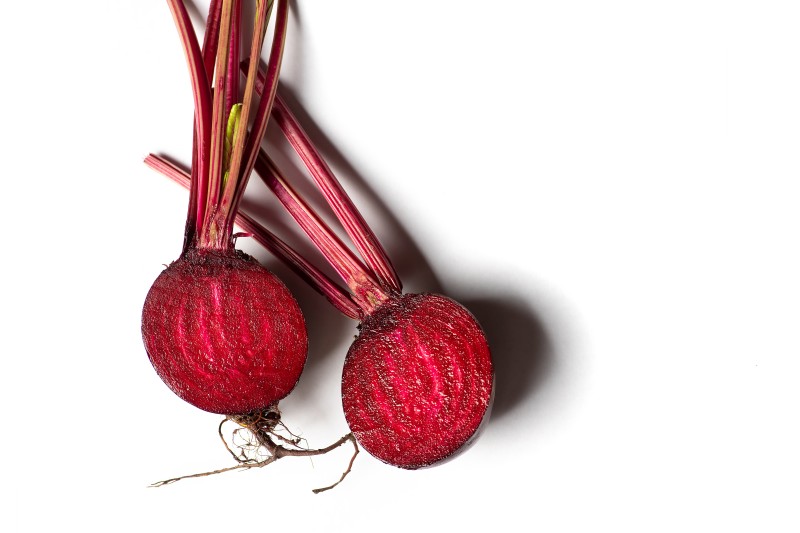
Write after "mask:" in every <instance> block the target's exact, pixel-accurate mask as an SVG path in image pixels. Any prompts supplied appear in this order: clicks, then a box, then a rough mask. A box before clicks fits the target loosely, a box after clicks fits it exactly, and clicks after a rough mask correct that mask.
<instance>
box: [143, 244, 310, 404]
mask: <svg viewBox="0 0 800 533" xmlns="http://www.w3.org/2000/svg"><path fill="white" fill-rule="evenodd" d="M142 337H143V339H144V345H145V348H146V350H147V354H148V356H149V358H150V362H151V363H152V364H153V367H155V369H156V372H158V375H159V376H160V377H161V379H162V380H164V383H166V384H167V385H168V386H169V388H170V389H172V391H173V392H175V394H177V395H178V396H180V397H181V398H183V399H184V400H186V401H187V402H189V403H190V404H192V405H194V406H196V407H199V408H200V409H203V410H205V411H210V412H212V413H220V414H244V413H249V412H251V411H254V410H256V409H264V408H266V407H268V406H270V405H271V404H273V403H275V402H277V401H278V400H280V399H281V398H283V397H285V396H286V395H287V394H289V392H291V390H292V389H293V388H294V386H295V384H296V383H297V380H298V379H299V377H300V373H301V372H302V370H303V366H304V365H305V361H306V356H307V353H308V337H307V335H306V327H305V321H304V320H303V315H302V314H301V312H300V308H299V306H298V305H297V302H296V301H295V299H294V297H293V296H292V295H291V293H290V292H289V291H288V289H287V288H286V287H285V286H284V285H283V283H282V282H281V281H280V280H279V279H278V278H277V277H275V276H274V275H273V274H272V273H270V272H269V271H268V270H266V269H265V268H264V267H262V266H261V265H259V264H258V263H257V262H256V261H255V260H254V259H253V258H251V257H249V256H247V255H246V254H243V253H241V252H238V251H235V250H231V251H229V252H212V251H205V250H190V251H189V252H187V253H186V254H185V255H184V256H183V257H181V258H180V259H178V260H177V261H175V262H174V263H172V264H171V265H170V266H169V267H168V268H167V269H166V270H164V271H163V272H162V273H161V275H159V276H158V278H157V279H156V281H155V283H153V286H152V287H151V289H150V292H149V293H148V295H147V299H146V300H145V304H144V309H143V311H142Z"/></svg>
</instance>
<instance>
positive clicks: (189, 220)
mask: <svg viewBox="0 0 800 533" xmlns="http://www.w3.org/2000/svg"><path fill="white" fill-rule="evenodd" d="M167 3H168V5H169V8H170V11H171V12H172V17H173V18H174V19H175V25H176V26H177V28H178V33H179V35H180V38H181V44H182V45H183V51H184V53H185V55H186V62H187V63H188V65H189V75H190V77H191V81H192V94H193V96H194V138H195V140H196V143H195V148H196V149H195V150H193V151H192V152H193V154H195V155H194V156H193V159H194V163H195V164H194V165H193V166H192V176H193V179H192V189H193V190H192V192H190V194H189V212H188V214H187V217H186V234H185V241H184V248H185V247H186V246H188V243H190V242H191V241H192V240H193V239H194V237H195V233H196V231H197V225H198V223H201V222H202V219H198V218H197V209H195V207H196V205H197V204H198V202H199V198H198V194H197V191H198V189H199V188H200V187H201V186H202V185H203V184H204V181H203V180H204V177H205V175H206V165H207V161H208V160H207V157H208V143H209V139H210V131H209V128H210V127H211V89H210V86H209V83H208V77H207V75H206V69H205V68H204V63H203V54H202V52H201V51H200V45H199V44H198V42H197V36H196V35H195V33H194V28H193V27H192V22H191V20H190V19H189V13H188V12H187V11H186V7H185V6H184V5H183V2H182V1H181V0H167ZM193 204H194V205H193Z"/></svg>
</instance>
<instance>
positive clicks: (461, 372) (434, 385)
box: [342, 294, 494, 469]
mask: <svg viewBox="0 0 800 533" xmlns="http://www.w3.org/2000/svg"><path fill="white" fill-rule="evenodd" d="M493 375H494V373H493V368H492V359H491V355H490V353H489V346H488V345H487V343H486V337H485V336H484V334H483V331H482V330H481V328H480V326H479V325H478V323H477V322H476V321H475V319H474V318H473V316H472V315H471V314H470V313H469V311H467V310H466V309H464V308H463V307H462V306H461V305H460V304H458V303H456V302H455V301H453V300H451V299H449V298H446V297H444V296H440V295H437V294H406V295H403V296H401V297H399V298H396V299H392V300H390V301H388V302H386V303H384V304H383V305H381V306H380V307H379V308H378V309H376V310H375V312H373V313H372V314H371V315H370V316H368V317H367V318H366V319H365V320H364V321H363V322H362V324H361V334H360V335H359V336H358V338H357V339H356V340H355V342H353V344H352V346H351V347H350V350H349V351H348V353H347V358H346V359H345V363H344V371H343V375H342V403H343V405H344V414H345V418H346V419H347V424H348V425H349V426H350V429H351V430H352V431H353V434H354V435H355V436H356V438H357V439H358V442H359V443H361V445H362V446H363V447H364V449H366V450H367V451H368V452H369V453H370V454H372V455H373V456H375V457H377V458H378V459H380V460H382V461H384V462H386V463H389V464H392V465H395V466H399V467H402V468H412V469H413V468H420V467H424V466H428V465H431V464H434V463H437V462H439V461H441V460H442V459H445V458H447V457H449V456H451V455H453V453H454V452H456V451H457V450H459V449H461V448H462V447H463V446H464V444H465V443H466V442H467V441H469V440H470V438H472V437H473V435H475V433H476V430H477V429H478V427H479V426H480V424H481V422H482V421H483V419H484V416H485V415H486V414H487V412H488V409H489V403H490V399H491V395H492V380H493Z"/></svg>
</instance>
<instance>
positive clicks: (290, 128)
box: [272, 95, 403, 292]
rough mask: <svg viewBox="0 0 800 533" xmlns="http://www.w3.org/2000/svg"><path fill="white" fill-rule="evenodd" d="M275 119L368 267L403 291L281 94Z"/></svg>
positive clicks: (372, 236) (371, 234)
mask: <svg viewBox="0 0 800 533" xmlns="http://www.w3.org/2000/svg"><path fill="white" fill-rule="evenodd" d="M272 118H273V119H274V120H275V122H276V123H277V124H278V126H279V127H280V128H281V130H282V131H283V133H284V135H285V136H286V139H287V140H288V141H289V143H290V144H291V145H292V147H293V148H294V150H295V152H297V155H299V156H300V158H301V159H302V160H303V163H305V165H306V168H307V169H308V171H309V173H310V174H311V176H312V177H313V178H314V182H315V183H316V184H317V187H318V188H319V189H320V191H321V192H322V194H323V196H325V199H326V200H327V202H328V204H329V205H330V206H331V209H333V212H334V213H335V214H336V217H337V218H338V219H339V220H340V221H341V223H342V225H343V226H344V229H345V231H347V234H348V235H349V236H350V238H351V239H352V240H353V244H354V245H355V246H356V248H357V249H358V251H359V253H361V255H362V256H363V257H364V260H365V261H366V262H367V265H369V267H370V268H371V269H372V271H373V272H374V273H375V275H376V276H377V277H378V279H379V280H380V281H381V282H382V283H383V284H385V285H387V286H388V287H391V288H392V289H393V290H395V291H396V292H402V288H403V287H402V284H401V282H400V278H399V276H398V275H397V271H396V270H395V268H394V266H393V265H392V262H391V260H390V259H389V255H388V254H387V253H386V250H385V249H384V247H383V246H382V245H381V243H380V242H379V241H378V238H377V237H376V236H375V233H374V232H373V231H372V229H371V228H370V227H369V225H368V224H367V222H366V220H364V217H363V216H362V215H361V212H360V211H359V210H358V208H356V206H355V204H354V203H353V201H352V200H351V199H350V197H349V196H348V194H347V192H346V191H345V190H344V188H343V187H342V185H341V183H340V182H339V180H337V179H336V176H335V175H334V174H333V172H332V171H331V169H330V167H329V166H328V164H327V163H326V162H325V160H324V159H323V158H322V156H321V155H320V153H319V150H317V148H316V146H314V144H313V143H312V142H311V139H310V138H309V137H308V135H307V134H306V132H305V131H304V130H303V128H302V127H301V126H300V123H299V122H298V121H297V119H296V118H295V116H294V115H293V114H292V112H291V110H290V109H289V107H288V106H287V105H286V102H284V100H283V98H281V97H280V95H278V97H277V98H276V99H275V105H274V107H273V110H272Z"/></svg>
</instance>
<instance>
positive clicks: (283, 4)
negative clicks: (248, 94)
mask: <svg viewBox="0 0 800 533" xmlns="http://www.w3.org/2000/svg"><path fill="white" fill-rule="evenodd" d="M288 22H289V2H288V0H279V2H278V9H277V13H276V15H275V34H274V36H273V38H272V49H271V50H270V53H269V62H268V63H267V68H266V75H265V78H264V79H265V81H264V82H263V83H262V85H261V90H260V91H259V90H258V88H257V85H258V84H257V78H258V76H257V75H256V76H255V79H254V86H256V93H257V94H260V95H261V102H260V103H259V106H258V112H257V113H256V117H255V120H254V121H253V127H252V129H251V131H250V137H248V139H247V144H246V146H245V148H244V159H243V160H244V161H245V164H244V165H243V166H242V170H241V175H242V176H249V175H250V174H251V173H252V172H253V168H254V167H255V164H256V159H257V158H258V152H259V150H260V148H261V141H262V140H263V139H264V134H265V133H266V132H267V122H268V120H269V116H270V113H271V111H272V102H273V100H274V99H275V94H276V93H277V91H278V73H279V72H280V68H281V61H282V60H283V48H284V43H285V41H286V28H287V26H288ZM265 89H266V90H265ZM242 194H244V187H242V188H240V189H239V190H238V191H237V195H236V198H235V199H234V202H235V203H238V202H239V200H241V197H242ZM234 205H235V204H234Z"/></svg>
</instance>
